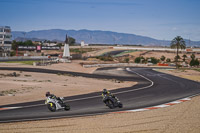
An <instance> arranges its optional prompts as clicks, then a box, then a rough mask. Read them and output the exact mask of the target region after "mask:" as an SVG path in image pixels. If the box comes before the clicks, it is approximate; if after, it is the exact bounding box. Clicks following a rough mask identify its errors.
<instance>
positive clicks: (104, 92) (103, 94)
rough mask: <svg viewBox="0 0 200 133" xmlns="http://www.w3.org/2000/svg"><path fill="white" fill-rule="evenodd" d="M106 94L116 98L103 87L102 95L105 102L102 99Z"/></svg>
mask: <svg viewBox="0 0 200 133" xmlns="http://www.w3.org/2000/svg"><path fill="white" fill-rule="evenodd" d="M106 95H108V96H111V97H112V98H115V99H116V97H115V96H114V95H113V94H112V93H111V92H109V91H108V90H107V89H103V92H102V97H103V102H104V103H105V101H104V99H105V97H106Z"/></svg>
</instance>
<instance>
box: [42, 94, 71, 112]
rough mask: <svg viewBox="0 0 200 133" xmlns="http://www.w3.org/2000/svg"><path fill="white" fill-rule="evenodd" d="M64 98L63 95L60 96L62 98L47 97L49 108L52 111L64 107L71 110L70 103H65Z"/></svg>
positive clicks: (46, 102)
mask: <svg viewBox="0 0 200 133" xmlns="http://www.w3.org/2000/svg"><path fill="white" fill-rule="evenodd" d="M63 100H64V98H63V97H60V100H58V99H55V98H54V99H53V98H50V97H47V99H46V101H45V104H47V107H48V109H49V110H50V111H52V112H55V111H56V110H60V109H64V110H66V111H68V110H70V106H69V105H68V104H65V103H64V102H63Z"/></svg>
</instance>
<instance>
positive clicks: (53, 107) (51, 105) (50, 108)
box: [47, 102, 56, 112]
mask: <svg viewBox="0 0 200 133" xmlns="http://www.w3.org/2000/svg"><path fill="white" fill-rule="evenodd" d="M47 107H48V109H49V110H50V111H52V112H55V111H56V105H55V104H54V103H52V102H50V103H48V104H47Z"/></svg>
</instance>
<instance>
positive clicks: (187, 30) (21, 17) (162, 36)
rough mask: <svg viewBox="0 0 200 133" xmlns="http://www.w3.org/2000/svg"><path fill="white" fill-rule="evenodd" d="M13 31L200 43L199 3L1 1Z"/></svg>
mask: <svg viewBox="0 0 200 133" xmlns="http://www.w3.org/2000/svg"><path fill="white" fill-rule="evenodd" d="M0 26H10V27H11V30H12V31H26V32H28V31H32V30H47V29H65V30H71V29H74V30H81V29H88V30H102V31H114V32H119V33H130V34H136V35H142V36H148V37H152V38H155V39H159V40H172V39H173V38H174V37H176V36H181V37H183V38H184V39H190V40H192V41H200V0H0Z"/></svg>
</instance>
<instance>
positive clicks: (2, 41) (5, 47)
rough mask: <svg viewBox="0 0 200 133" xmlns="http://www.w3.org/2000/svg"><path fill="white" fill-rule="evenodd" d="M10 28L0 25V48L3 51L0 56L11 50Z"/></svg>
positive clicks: (6, 54)
mask: <svg viewBox="0 0 200 133" xmlns="http://www.w3.org/2000/svg"><path fill="white" fill-rule="evenodd" d="M11 37H12V35H11V29H10V27H9V26H0V49H1V50H2V51H3V52H2V54H1V55H0V56H8V53H9V52H10V50H11V47H12V42H11Z"/></svg>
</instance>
